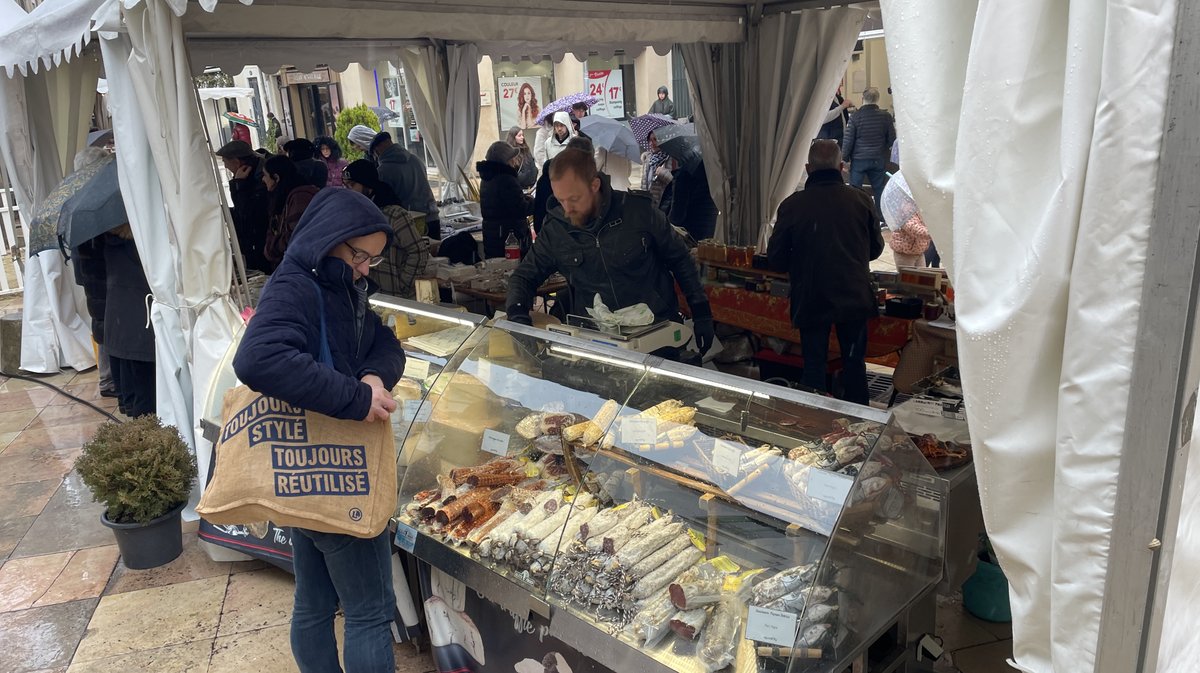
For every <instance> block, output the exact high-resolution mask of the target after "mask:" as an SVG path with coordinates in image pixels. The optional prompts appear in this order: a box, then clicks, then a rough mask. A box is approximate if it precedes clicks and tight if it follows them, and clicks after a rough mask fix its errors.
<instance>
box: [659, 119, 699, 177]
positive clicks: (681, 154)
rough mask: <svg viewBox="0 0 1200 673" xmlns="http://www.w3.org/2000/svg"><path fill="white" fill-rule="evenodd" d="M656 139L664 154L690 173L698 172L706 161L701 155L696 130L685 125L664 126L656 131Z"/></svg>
mask: <svg viewBox="0 0 1200 673" xmlns="http://www.w3.org/2000/svg"><path fill="white" fill-rule="evenodd" d="M654 137H655V139H657V140H658V146H659V148H660V149H662V151H663V152H666V153H667V154H668V155H670V157H671V158H672V159H674V160H675V161H678V162H679V165H680V166H682V167H684V168H685V169H687V170H689V171H694V170H696V168H697V167H699V166H700V163H701V162H702V161H704V157H703V156H702V155H701V153H700V139H699V138H697V137H696V131H695V130H694V129H689V128H688V127H687V126H685V125H683V124H676V125H673V126H663V127H662V128H659V129H655V131H654Z"/></svg>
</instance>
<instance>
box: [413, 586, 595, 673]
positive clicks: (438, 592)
mask: <svg viewBox="0 0 1200 673" xmlns="http://www.w3.org/2000/svg"><path fill="white" fill-rule="evenodd" d="M420 574H421V594H422V597H423V598H424V599H425V618H426V621H427V622H428V625H429V640H430V644H431V645H432V646H433V659H434V662H435V663H436V664H437V668H438V671H439V672H440V673H467V672H468V671H469V672H471V673H483V672H484V671H486V672H487V673H613V672H612V671H610V670H609V669H607V668H605V667H603V666H601V665H599V664H597V663H595V662H593V661H591V660H589V659H588V658H587V657H584V656H583V655H581V654H579V652H577V651H576V650H575V649H574V648H572V647H571V646H570V645H568V644H566V643H564V642H562V641H561V640H558V639H557V638H554V637H551V636H549V635H547V631H548V630H549V624H548V623H547V622H546V620H545V619H543V618H542V617H541V616H540V615H537V614H535V613H530V614H528V615H514V614H511V613H508V612H505V611H504V609H503V608H501V607H500V606H499V605H497V604H495V603H493V602H491V601H489V600H488V599H486V598H484V597H483V596H481V595H480V594H479V592H477V591H474V590H473V589H471V588H470V587H468V586H466V585H465V584H463V583H462V582H460V581H458V580H456V579H454V578H452V577H450V576H449V575H447V574H445V573H443V572H442V571H440V570H438V569H436V568H432V567H430V566H429V565H428V564H426V563H421V564H420Z"/></svg>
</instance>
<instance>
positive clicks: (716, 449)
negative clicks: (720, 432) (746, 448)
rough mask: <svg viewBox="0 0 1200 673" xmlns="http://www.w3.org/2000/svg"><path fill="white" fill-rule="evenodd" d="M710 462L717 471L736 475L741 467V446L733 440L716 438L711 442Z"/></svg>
mask: <svg viewBox="0 0 1200 673" xmlns="http://www.w3.org/2000/svg"><path fill="white" fill-rule="evenodd" d="M712 464H713V467H715V468H717V471H718V472H724V473H725V474H729V475H733V476H735V477H736V476H737V475H738V473H739V472H741V469H742V447H740V446H738V445H737V444H734V443H733V442H727V441H725V440H723V439H718V440H717V441H716V442H714V443H713V457H712Z"/></svg>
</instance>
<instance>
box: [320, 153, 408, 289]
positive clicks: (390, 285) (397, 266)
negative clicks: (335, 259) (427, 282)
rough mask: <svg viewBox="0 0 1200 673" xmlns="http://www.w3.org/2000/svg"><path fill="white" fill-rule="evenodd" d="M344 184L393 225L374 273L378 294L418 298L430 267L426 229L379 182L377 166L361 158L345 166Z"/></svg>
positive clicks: (384, 185) (385, 186)
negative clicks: (388, 243) (419, 286)
mask: <svg viewBox="0 0 1200 673" xmlns="http://www.w3.org/2000/svg"><path fill="white" fill-rule="evenodd" d="M341 178H342V183H343V184H345V186H346V188H347V189H351V190H354V191H356V192H358V193H359V194H362V195H363V196H366V197H367V198H369V199H371V202H372V203H374V204H375V206H376V207H378V208H379V209H380V210H381V211H383V214H384V215H386V216H387V218H388V222H389V223H391V225H392V245H391V246H390V247H389V248H388V251H387V254H386V255H385V256H384V260H383V262H381V263H380V265H379V267H378V268H377V269H376V270H375V272H374V279H375V282H376V283H379V291H380V292H382V293H384V294H390V295H392V296H395V297H402V298H405V299H408V298H411V297H415V296H416V288H415V285H416V279H417V276H419V275H420V274H421V273H422V272H424V271H425V267H426V265H428V264H429V239H428V238H426V237H425V227H424V226H423V225H420V226H418V224H417V221H416V219H414V218H413V216H412V213H410V212H408V210H406V209H405V208H404V206H402V205H400V199H398V198H396V195H395V194H394V193H393V192H392V189H391V187H388V186H387V185H386V184H384V183H383V182H382V181H380V179H379V172H378V171H377V170H376V169H375V164H373V163H371V162H370V161H367V160H366V159H359V160H358V161H354V162H352V163H350V164H349V165H348V166H346V170H345V171H343V172H342V176H341Z"/></svg>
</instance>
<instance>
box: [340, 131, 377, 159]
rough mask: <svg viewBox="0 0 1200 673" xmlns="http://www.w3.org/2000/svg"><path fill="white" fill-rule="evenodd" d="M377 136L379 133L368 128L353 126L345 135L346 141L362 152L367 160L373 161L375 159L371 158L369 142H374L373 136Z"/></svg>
mask: <svg viewBox="0 0 1200 673" xmlns="http://www.w3.org/2000/svg"><path fill="white" fill-rule="evenodd" d="M377 135H379V131H376V130H375V129H373V128H371V127H370V126H363V125H362V124H355V125H354V126H353V127H352V128H351V129H350V132H349V133H347V134H346V139H347V140H349V141H350V142H351V143H353V144H354V146H355V147H357V148H358V149H360V150H362V151H363V152H364V153H365V154H366V155H367V159H370V160H371V161H375V157H373V156H371V141H373V140H375V136H377Z"/></svg>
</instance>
